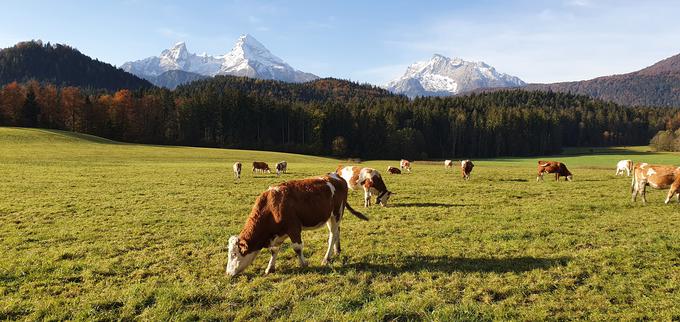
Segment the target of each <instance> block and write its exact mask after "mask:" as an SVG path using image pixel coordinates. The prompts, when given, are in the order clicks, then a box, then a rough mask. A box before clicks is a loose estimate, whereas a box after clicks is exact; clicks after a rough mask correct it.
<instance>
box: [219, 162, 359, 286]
mask: <svg viewBox="0 0 680 322" xmlns="http://www.w3.org/2000/svg"><path fill="white" fill-rule="evenodd" d="M345 207H346V208H347V210H349V212H350V213H352V214H353V215H355V216H357V217H358V218H359V219H362V220H368V218H367V217H366V216H364V215H363V214H361V213H360V212H358V211H356V210H354V209H352V207H351V206H350V205H349V204H348V203H347V183H346V182H345V181H344V180H343V179H342V178H340V177H339V176H338V175H337V174H335V173H331V174H329V175H326V176H323V177H318V178H310V179H302V180H293V181H288V182H285V183H282V184H280V185H278V186H273V187H269V189H267V191H265V192H263V193H261V194H260V196H259V197H257V200H255V205H253V209H252V211H251V212H250V216H249V217H248V220H247V221H246V224H245V226H244V227H243V230H241V233H240V234H239V235H238V236H231V237H230V238H229V246H228V252H229V253H228V257H229V259H228V262H227V269H226V272H227V274H229V275H231V276H234V275H236V274H238V273H240V272H242V271H243V270H244V269H245V268H246V267H247V266H248V265H250V263H252V262H253V260H254V259H255V257H256V256H257V254H258V253H259V252H260V250H262V249H263V248H269V252H270V253H271V258H270V259H269V265H267V269H266V270H265V274H268V273H273V272H274V271H275V261H276V255H277V254H278V252H279V247H280V246H281V244H282V243H283V241H285V240H286V238H290V240H291V242H292V243H293V250H294V251H295V254H297V257H298V259H299V261H300V266H302V267H306V266H307V261H306V260H305V257H304V256H303V255H302V236H301V234H302V230H306V229H316V228H319V227H321V226H322V225H323V224H326V226H327V227H328V231H329V236H328V249H327V250H326V255H325V256H324V258H323V261H322V262H321V263H322V265H326V264H328V263H329V261H330V260H331V252H333V253H335V254H339V253H340V220H341V219H342V215H343V213H344V210H345Z"/></svg>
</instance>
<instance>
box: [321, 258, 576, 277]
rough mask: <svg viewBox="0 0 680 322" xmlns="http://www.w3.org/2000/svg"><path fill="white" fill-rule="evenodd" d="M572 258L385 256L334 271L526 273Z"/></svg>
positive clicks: (339, 267)
mask: <svg viewBox="0 0 680 322" xmlns="http://www.w3.org/2000/svg"><path fill="white" fill-rule="evenodd" d="M570 260H571V259H570V258H568V257H558V258H539V257H530V256H525V257H512V258H464V257H448V256H406V257H393V258H385V259H384V260H380V262H370V260H369V259H365V260H363V261H361V262H354V263H349V264H345V265H343V264H340V263H338V264H334V265H333V266H334V267H333V270H335V271H338V272H341V273H344V272H346V271H350V270H354V271H368V272H372V273H382V274H402V273H416V272H441V273H454V272H469V273H473V272H477V273H522V272H528V271H532V270H536V269H549V268H552V267H558V266H565V265H567V263H568V262H569V261H570ZM308 269H309V270H312V271H318V272H325V271H328V270H331V268H329V267H322V266H319V267H311V268H308Z"/></svg>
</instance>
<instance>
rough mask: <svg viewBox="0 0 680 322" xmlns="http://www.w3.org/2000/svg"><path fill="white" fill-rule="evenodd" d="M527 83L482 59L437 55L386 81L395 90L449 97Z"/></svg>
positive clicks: (403, 92) (397, 91)
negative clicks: (499, 70)
mask: <svg viewBox="0 0 680 322" xmlns="http://www.w3.org/2000/svg"><path fill="white" fill-rule="evenodd" d="M522 85H525V83H524V82H523V81H522V80H521V79H519V78H517V77H514V76H510V75H507V74H503V73H499V72H497V71H496V69H495V68H493V67H491V66H489V65H487V64H485V63H483V62H468V61H464V60H462V59H460V58H453V59H452V58H448V57H445V56H442V55H439V54H435V55H434V56H432V58H431V59H430V60H429V61H420V62H416V63H414V64H412V65H411V66H409V67H408V68H407V69H406V73H404V75H403V76H401V77H400V78H398V79H395V80H393V81H391V82H389V83H388V84H387V89H389V90H390V91H392V92H394V93H398V94H405V95H407V96H409V97H415V96H448V95H456V94H459V93H463V92H468V91H472V90H475V89H479V88H489V87H517V86H522Z"/></svg>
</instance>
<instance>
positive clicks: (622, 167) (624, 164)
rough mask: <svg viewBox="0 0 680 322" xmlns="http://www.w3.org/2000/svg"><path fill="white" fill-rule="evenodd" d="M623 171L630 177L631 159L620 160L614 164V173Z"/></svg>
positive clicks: (631, 169) (617, 173)
mask: <svg viewBox="0 0 680 322" xmlns="http://www.w3.org/2000/svg"><path fill="white" fill-rule="evenodd" d="M623 171H626V174H627V175H628V176H629V177H630V173H631V171H633V161H632V160H621V161H619V162H618V163H617V164H616V175H617V176H618V175H619V173H620V174H623Z"/></svg>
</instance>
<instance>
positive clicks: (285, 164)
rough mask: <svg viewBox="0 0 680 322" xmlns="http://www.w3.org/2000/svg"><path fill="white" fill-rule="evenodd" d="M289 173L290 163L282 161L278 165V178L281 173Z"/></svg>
mask: <svg viewBox="0 0 680 322" xmlns="http://www.w3.org/2000/svg"><path fill="white" fill-rule="evenodd" d="M287 171H288V162H286V161H281V162H279V163H277V164H276V176H277V177H278V176H280V175H281V173H287Z"/></svg>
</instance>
